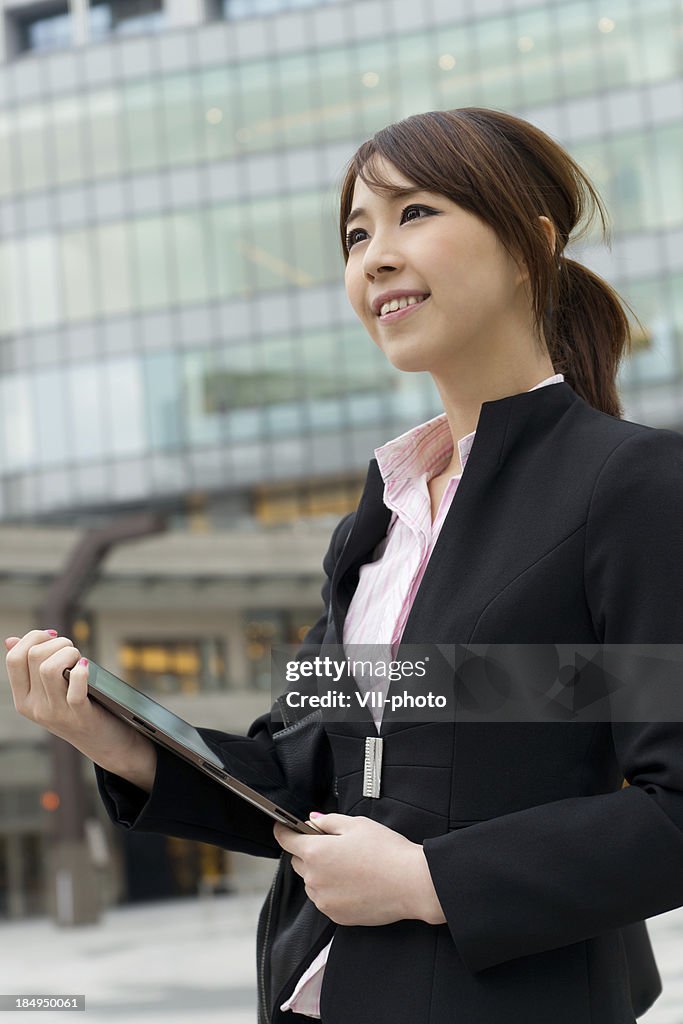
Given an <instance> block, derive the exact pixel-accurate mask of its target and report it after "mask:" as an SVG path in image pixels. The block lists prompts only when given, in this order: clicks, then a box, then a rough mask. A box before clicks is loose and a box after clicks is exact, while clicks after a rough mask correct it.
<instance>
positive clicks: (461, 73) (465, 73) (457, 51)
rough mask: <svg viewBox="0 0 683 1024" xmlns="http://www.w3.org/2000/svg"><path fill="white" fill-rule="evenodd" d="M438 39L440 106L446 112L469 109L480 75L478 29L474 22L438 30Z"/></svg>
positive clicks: (438, 90)
mask: <svg viewBox="0 0 683 1024" xmlns="http://www.w3.org/2000/svg"><path fill="white" fill-rule="evenodd" d="M436 40H437V59H438V64H439V74H438V76H437V79H436V81H437V95H438V96H440V103H439V106H441V107H444V108H446V109H449V108H451V107H463V106H468V105H469V104H471V102H472V90H473V87H474V83H475V82H476V80H477V75H478V69H477V56H476V53H475V42H474V27H473V25H472V24H471V23H470V24H467V25H454V26H452V27H448V28H444V29H438V30H437V33H436Z"/></svg>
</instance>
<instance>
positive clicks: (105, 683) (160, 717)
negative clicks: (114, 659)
mask: <svg viewBox="0 0 683 1024" xmlns="http://www.w3.org/2000/svg"><path fill="white" fill-rule="evenodd" d="M88 685H89V687H90V688H91V689H92V690H93V691H94V692H93V696H94V697H97V693H98V692H99V693H102V694H104V695H105V696H107V697H109V698H111V699H112V700H114V701H116V703H117V704H120V705H121V706H123V707H124V708H127V709H128V711H130V712H131V714H133V715H136V716H137V717H138V718H140V719H142V722H143V724H147V723H148V724H149V725H151V726H153V727H154V728H155V729H158V730H159V731H160V732H162V733H165V734H166V735H167V736H170V737H171V738H172V739H174V740H176V741H177V742H178V743H181V744H182V745H183V746H185V747H189V748H190V749H191V750H193V751H194V753H195V754H199V756H200V757H203V758H204V759H205V760H207V761H210V762H211V763H212V764H214V765H216V767H219V768H222V767H223V766H222V765H221V763H220V761H219V760H218V759H217V757H216V754H215V753H214V752H213V750H211V748H210V747H208V746H207V745H206V743H205V742H204V740H203V739H202V738H201V736H200V735H199V733H198V732H197V730H196V729H195V728H194V726H192V725H190V724H189V722H185V721H184V720H183V719H182V718H178V716H177V715H174V714H173V712H172V711H169V710H168V709H167V708H164V707H162V706H161V704H157V702H156V701H155V700H152V698H151V697H147V696H146V694H144V693H141V692H140V690H136V689H135V687H134V686H129V685H128V683H124V681H123V680H122V679H119V678H118V677H117V676H115V675H112V673H111V672H107V670H106V669H105V668H102V667H101V666H100V665H96V664H95V663H94V662H92V661H91V662H90V665H89V666H88Z"/></svg>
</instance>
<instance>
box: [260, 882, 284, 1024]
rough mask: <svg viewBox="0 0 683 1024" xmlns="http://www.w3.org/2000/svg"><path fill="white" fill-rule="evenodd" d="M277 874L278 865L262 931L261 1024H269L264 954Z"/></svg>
mask: <svg viewBox="0 0 683 1024" xmlns="http://www.w3.org/2000/svg"><path fill="white" fill-rule="evenodd" d="M279 873H280V865H279V864H278V867H277V870H276V872H275V875H274V877H273V882H272V885H271V887H270V892H269V893H268V913H267V914H266V924H265V928H264V931H263V948H262V950H261V962H260V964H259V1002H260V1004H261V1012H262V1014H263V1024H270V1015H269V1012H268V1001H267V998H266V952H267V950H268V936H269V934H270V918H271V916H272V913H273V896H274V895H275V884H276V882H277V879H278V875H279Z"/></svg>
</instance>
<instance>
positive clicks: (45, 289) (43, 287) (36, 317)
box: [20, 235, 60, 327]
mask: <svg viewBox="0 0 683 1024" xmlns="http://www.w3.org/2000/svg"><path fill="white" fill-rule="evenodd" d="M20 248H21V254H22V261H21V275H22V285H23V287H24V288H25V289H26V300H27V301H26V306H25V308H26V316H25V317H23V318H22V320H23V323H22V326H24V327H44V326H46V325H47V324H53V323H56V322H57V320H58V319H59V317H60V309H59V287H58V281H57V252H56V245H55V239H54V237H53V236H52V235H29V237H28V238H24V239H22V240H21V242H20Z"/></svg>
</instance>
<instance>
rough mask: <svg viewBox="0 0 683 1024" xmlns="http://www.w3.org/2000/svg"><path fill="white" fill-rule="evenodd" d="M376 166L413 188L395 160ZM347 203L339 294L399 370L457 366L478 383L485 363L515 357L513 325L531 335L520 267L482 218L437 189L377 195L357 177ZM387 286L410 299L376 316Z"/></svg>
mask: <svg viewBox="0 0 683 1024" xmlns="http://www.w3.org/2000/svg"><path fill="white" fill-rule="evenodd" d="M376 166H377V170H378V171H380V173H381V174H382V176H383V177H385V178H386V179H387V180H390V181H391V183H392V184H396V185H399V186H402V187H406V188H415V184H414V182H412V181H410V180H409V179H407V178H405V177H404V176H403V175H402V174H401V173H400V172H399V171H398V169H397V168H396V167H394V166H393V164H390V163H388V162H387V161H385V160H380V161H379V163H378V164H377V165H376ZM351 206H352V210H351V214H350V216H349V220H348V223H347V247H348V254H349V255H348V262H347V264H346V272H345V278H344V280H345V285H346V292H347V295H348V297H349V301H350V302H351V305H352V307H353V309H354V311H355V313H356V315H357V316H358V318H359V320H360V321H361V323H362V324H363V326H364V327H365V329H366V330H367V332H368V334H369V335H370V337H371V338H372V340H373V341H374V342H375V344H376V345H377V346H378V347H379V348H380V349H381V350H382V351H383V352H384V354H385V355H386V357H387V359H389V361H390V362H391V363H392V364H393V365H394V366H395V367H396V368H397V369H400V370H406V371H420V370H426V371H428V372H431V373H433V374H434V375H435V376H436V377H439V376H449V375H450V374H451V373H452V371H453V370H454V369H457V370H460V371H462V372H465V373H467V374H469V372H470V371H471V372H472V373H474V374H476V376H477V377H479V379H480V380H481V374H483V373H486V370H487V366H490V365H491V363H492V361H493V362H494V363H495V364H496V365H497V367H498V370H500V369H501V361H502V363H505V362H506V361H512V360H513V359H514V357H515V354H514V351H513V350H514V348H515V346H516V344H518V343H519V341H518V339H519V338H520V328H521V330H522V333H523V335H524V339H525V343H526V342H527V341H528V337H529V331H530V321H529V315H530V308H529V301H530V300H529V296H528V294H527V291H526V288H525V286H524V277H523V273H522V271H520V268H519V267H518V266H517V264H516V263H515V262H514V260H513V259H512V257H511V256H510V255H509V254H508V253H507V252H506V250H505V249H504V248H503V246H502V244H501V243H500V241H499V240H498V238H497V236H496V234H495V232H494V231H493V230H492V229H491V228H490V227H489V226H488V225H487V224H485V223H484V222H483V221H482V220H480V219H479V218H478V217H476V216H475V215H474V214H472V213H470V212H469V211H468V210H465V209H463V208H462V207H461V206H458V205H457V204H456V203H454V202H453V201H452V200H450V199H448V198H446V196H443V195H441V194H439V193H435V192H424V191H419V192H417V191H416V192H415V193H414V194H412V195H408V196H392V195H382V194H379V193H377V192H374V191H372V190H371V189H370V188H369V187H368V186H367V185H366V184H365V182H363V181H361V180H360V178H357V179H356V182H355V185H354V190H353V201H352V204H351ZM358 210H360V211H362V212H360V213H358V212H355V211H358ZM387 292H389V293H393V294H395V295H396V296H399V295H404V296H411V298H410V299H409V300H408V301H409V302H410V304H409V305H407V306H406V308H405V309H403V310H400V309H399V310H396V311H393V312H391V311H390V312H386V310H387V309H388V308H389V307H385V315H378V312H379V311H378V308H377V306H378V303H380V302H381V300H382V297H383V295H384V293H387ZM389 297H391V295H390V296H389ZM423 297H424V298H423ZM394 305H395V303H394ZM400 305H401V306H404V305H406V300H405V299H403V301H401V302H400ZM511 339H513V340H511Z"/></svg>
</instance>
